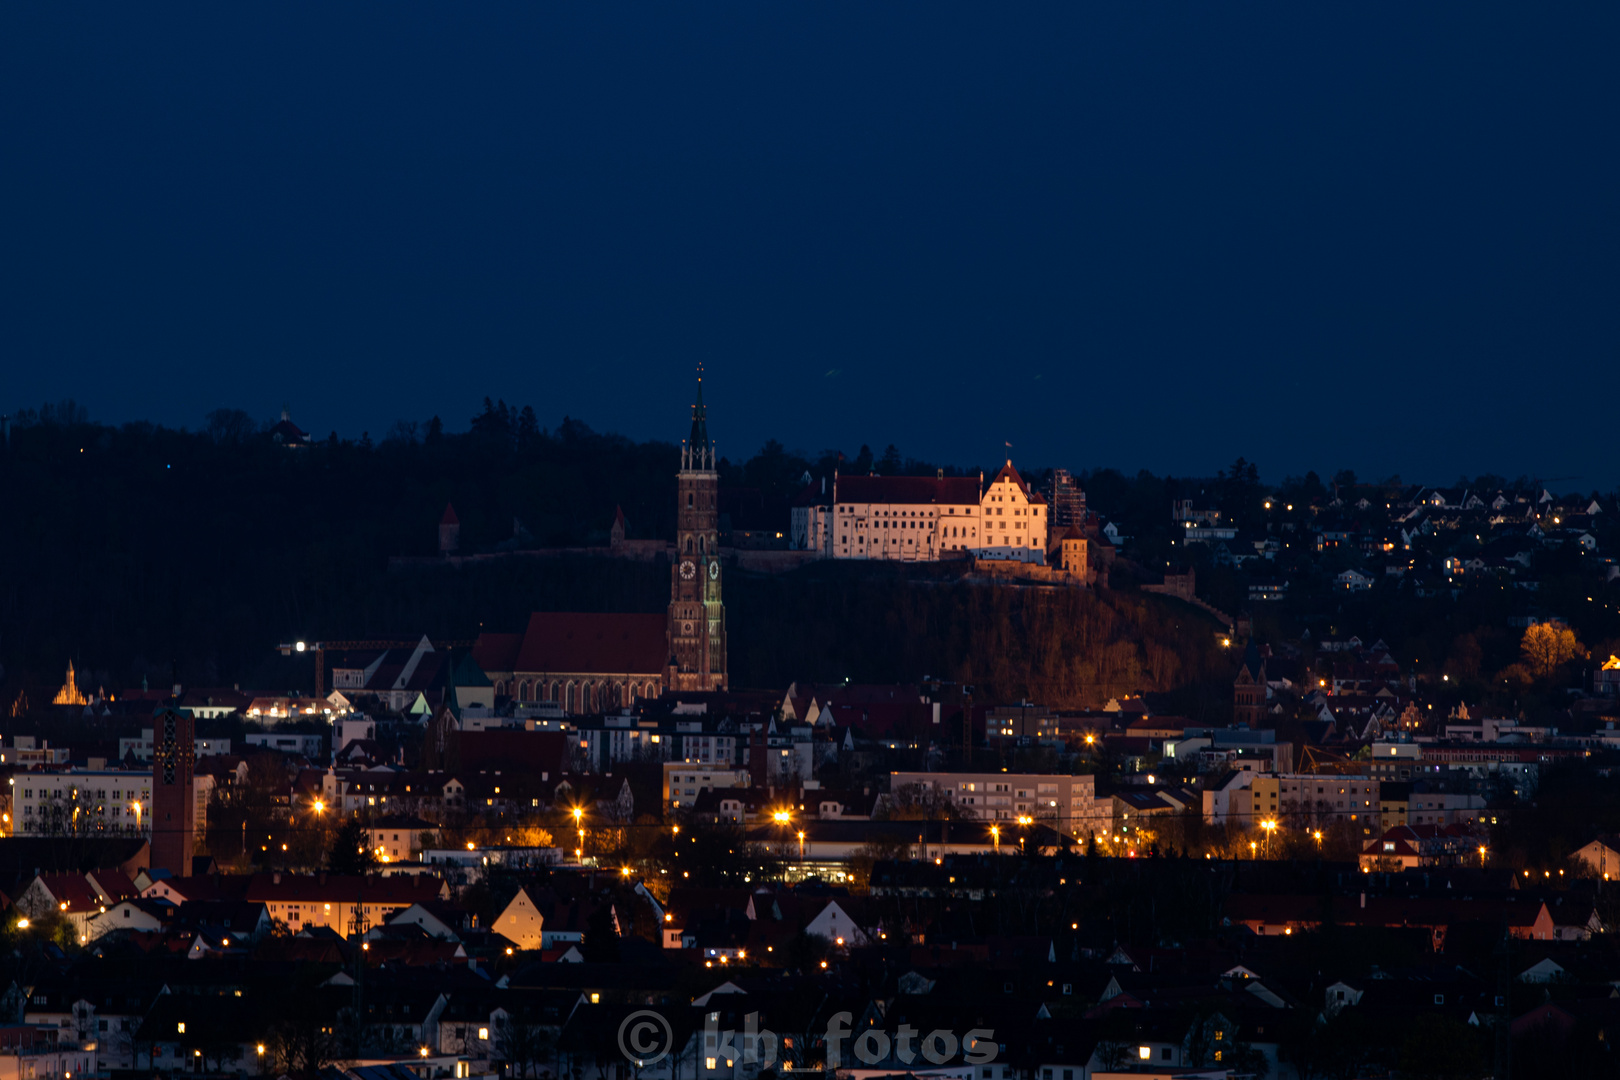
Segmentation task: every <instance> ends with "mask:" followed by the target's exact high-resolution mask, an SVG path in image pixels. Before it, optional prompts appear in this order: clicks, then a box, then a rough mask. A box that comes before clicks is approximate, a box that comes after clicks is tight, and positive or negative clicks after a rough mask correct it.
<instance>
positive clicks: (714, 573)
mask: <svg viewBox="0 0 1620 1080" xmlns="http://www.w3.org/2000/svg"><path fill="white" fill-rule="evenodd" d="M709 580H710V581H719V580H720V564H719V563H717V562H712V563H710V564H709Z"/></svg>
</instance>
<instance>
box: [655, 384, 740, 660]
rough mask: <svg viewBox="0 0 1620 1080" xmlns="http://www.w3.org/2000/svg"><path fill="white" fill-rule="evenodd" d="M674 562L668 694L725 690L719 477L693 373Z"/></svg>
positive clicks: (679, 482) (679, 478)
mask: <svg viewBox="0 0 1620 1080" xmlns="http://www.w3.org/2000/svg"><path fill="white" fill-rule="evenodd" d="M675 493H676V498H677V499H678V500H679V501H678V503H677V505H676V513H675V561H674V564H673V565H672V566H671V567H670V579H669V673H668V676H667V677H666V678H665V680H664V685H665V686H666V687H667V688H668V689H670V690H724V689H725V688H726V609H725V606H724V605H723V604H722V603H721V601H720V505H719V499H720V474H719V473H718V472H717V471H716V468H715V456H714V444H713V443H711V442H710V441H709V426H708V421H707V416H706V413H705V410H704V407H703V371H702V369H701V368H700V369H699V370H698V391H697V403H696V404H694V405H693V406H692V435H691V437H690V438H689V439H687V441H686V444H685V445H684V446H683V447H682V448H681V471H680V472H679V473H678V474H676V480H675Z"/></svg>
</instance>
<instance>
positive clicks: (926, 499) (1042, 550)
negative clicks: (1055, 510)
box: [790, 461, 1048, 564]
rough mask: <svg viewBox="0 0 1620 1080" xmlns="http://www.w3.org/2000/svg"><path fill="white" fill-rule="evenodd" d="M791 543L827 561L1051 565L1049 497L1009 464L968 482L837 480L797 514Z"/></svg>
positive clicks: (810, 491) (803, 502) (809, 496)
mask: <svg viewBox="0 0 1620 1080" xmlns="http://www.w3.org/2000/svg"><path fill="white" fill-rule="evenodd" d="M792 515H793V516H792V525H791V530H792V535H791V538H790V539H791V543H792V546H793V547H794V548H797V549H799V550H801V551H818V552H820V553H821V556H822V557H823V558H827V559H892V560H897V561H901V562H927V561H931V560H934V559H941V558H959V557H963V556H965V555H972V556H974V557H975V558H979V559H1008V560H1014V561H1018V562H1032V563H1042V564H1044V563H1045V562H1046V536H1047V525H1048V520H1047V505H1046V498H1045V497H1044V496H1043V495H1041V494H1040V493H1039V492H1036V491H1031V490H1030V487H1029V485H1028V484H1026V483H1025V482H1024V478H1023V477H1022V476H1019V475H1018V470H1017V469H1015V468H1013V464H1012V462H1011V461H1008V462H1007V464H1006V465H1004V466H1003V467H1002V469H1001V471H1000V472H998V473H996V475H995V477H994V478H992V479H991V481H990V483H989V484H988V485H985V484H984V483H983V477H982V475H981V476H980V477H978V478H974V477H971V476H949V477H948V476H932V477H930V476H834V477H833V478H832V480H831V481H822V482H820V483H818V484H814V485H812V486H811V487H809V488H807V489H805V491H804V492H803V493H802V494H801V495H800V496H799V498H798V500H796V502H795V505H794V506H793V509H792Z"/></svg>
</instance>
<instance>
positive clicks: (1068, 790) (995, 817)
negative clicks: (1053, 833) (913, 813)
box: [889, 772, 1097, 835]
mask: <svg viewBox="0 0 1620 1080" xmlns="http://www.w3.org/2000/svg"><path fill="white" fill-rule="evenodd" d="M906 787H917V788H932V789H934V790H935V791H937V792H939V793H940V794H941V795H943V796H944V797H945V798H946V799H948V800H949V801H950V802H951V803H952V804H953V805H954V806H955V807H956V809H957V810H958V811H959V812H960V813H962V814H963V816H965V817H968V818H972V819H974V820H977V821H992V822H995V821H1012V822H1016V821H1017V820H1018V819H1019V818H1021V817H1028V818H1033V819H1035V820H1038V821H1040V822H1042V823H1043V824H1048V825H1051V827H1052V828H1054V829H1057V830H1058V831H1059V832H1063V833H1068V834H1070V835H1074V834H1075V830H1076V828H1077V823H1078V821H1079V819H1081V818H1082V817H1084V816H1087V815H1089V814H1090V813H1091V810H1092V800H1093V799H1095V798H1096V794H1097V782H1096V778H1095V777H1093V776H1090V775H1087V776H1066V775H1050V776H1048V775H1034V774H1026V773H1005V772H993V773H989V772H986V773H968V772H960V773H930V772H896V773H890V774H889V793H890V796H891V798H892V797H893V795H894V793H895V792H897V791H899V790H900V789H901V788H906Z"/></svg>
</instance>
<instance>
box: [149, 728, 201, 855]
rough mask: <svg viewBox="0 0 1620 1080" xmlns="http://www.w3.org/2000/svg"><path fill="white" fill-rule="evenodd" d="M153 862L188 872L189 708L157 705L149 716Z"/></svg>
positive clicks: (192, 825)
mask: <svg viewBox="0 0 1620 1080" xmlns="http://www.w3.org/2000/svg"><path fill="white" fill-rule="evenodd" d="M152 742H153V745H152V865H153V866H154V867H162V868H164V869H165V870H168V871H169V872H170V873H172V874H174V875H175V876H176V877H190V876H191V855H192V848H193V846H194V841H195V837H196V832H197V797H196V791H195V789H194V787H193V784H192V766H193V765H194V764H195V759H196V753H197V741H196V723H195V721H194V720H193V719H192V716H191V710H190V709H159V710H158V711H157V714H156V715H155V716H153V717H152Z"/></svg>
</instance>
